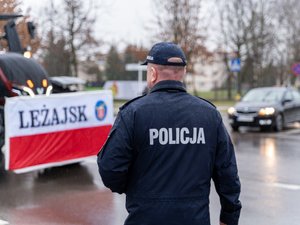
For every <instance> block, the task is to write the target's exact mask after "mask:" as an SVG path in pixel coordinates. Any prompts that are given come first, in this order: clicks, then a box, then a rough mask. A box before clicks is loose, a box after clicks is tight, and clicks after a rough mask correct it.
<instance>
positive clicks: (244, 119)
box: [228, 87, 300, 131]
mask: <svg viewBox="0 0 300 225" xmlns="http://www.w3.org/2000/svg"><path fill="white" fill-rule="evenodd" d="M228 116H229V123H230V125H231V127H232V129H233V131H238V129H239V127H240V126H255V127H260V128H261V129H262V130H264V129H273V130H275V131H281V130H282V129H283V128H284V127H285V126H286V125H287V124H288V123H293V122H297V121H300V94H299V92H298V91H296V90H294V89H292V88H289V87H264V88H255V89H252V90H250V91H249V92H248V93H247V94H246V95H245V96H244V97H243V98H242V99H241V101H240V102H238V103H237V104H236V105H235V106H234V107H230V108H229V109H228Z"/></svg>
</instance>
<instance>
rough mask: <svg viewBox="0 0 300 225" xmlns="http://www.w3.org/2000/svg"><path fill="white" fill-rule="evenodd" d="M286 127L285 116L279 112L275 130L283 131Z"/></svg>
mask: <svg viewBox="0 0 300 225" xmlns="http://www.w3.org/2000/svg"><path fill="white" fill-rule="evenodd" d="M283 128H284V118H283V116H282V114H278V115H277V116H276V117H275V122H274V131H277V132H279V131H282V130H283Z"/></svg>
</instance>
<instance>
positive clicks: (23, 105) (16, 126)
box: [5, 90, 114, 137]
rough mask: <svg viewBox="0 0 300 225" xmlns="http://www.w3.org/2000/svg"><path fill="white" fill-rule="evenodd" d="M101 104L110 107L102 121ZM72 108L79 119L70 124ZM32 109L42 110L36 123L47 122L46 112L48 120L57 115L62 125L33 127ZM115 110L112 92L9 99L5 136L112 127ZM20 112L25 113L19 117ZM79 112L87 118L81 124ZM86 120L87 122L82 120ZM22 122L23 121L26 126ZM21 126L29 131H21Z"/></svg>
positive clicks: (6, 111) (6, 110)
mask: <svg viewBox="0 0 300 225" xmlns="http://www.w3.org/2000/svg"><path fill="white" fill-rule="evenodd" d="M98 101H103V102H104V103H105V105H106V107H107V114H106V117H105V118H104V119H103V120H102V121H100V120H98V119H97V117H96V103H97V102H98ZM70 107H73V109H74V110H75V112H76V113H75V114H76V116H77V121H76V122H73V123H72V122H70V121H69V119H70V118H73V119H74V118H75V117H73V114H72V112H70V111H69V110H70ZM32 110H39V112H38V113H39V114H37V115H38V116H37V117H36V118H37V119H35V120H34V121H36V123H42V121H44V119H45V118H46V116H45V115H46V113H45V111H43V113H42V110H47V112H48V114H47V121H48V120H51V119H54V118H56V113H57V116H58V118H59V119H58V121H59V122H60V124H55V123H56V122H54V125H51V126H39V127H30V126H31V124H32V118H31V117H32V114H31V113H30V111H32ZM113 110H114V108H113V97H112V92H111V91H109V90H105V91H96V92H77V93H67V94H53V95H51V96H37V97H34V98H32V97H25V96H20V97H14V98H7V99H6V104H5V128H6V129H5V133H6V137H18V136H26V135H34V134H43V133H50V132H57V131H65V130H73V129H78V128H88V127H94V126H102V125H109V124H112V122H113V113H114V112H113ZM20 111H22V114H20ZM66 112H67V118H68V122H66V123H65V124H63V123H62V121H63V120H64V119H65V113H66ZM80 112H84V113H83V114H84V117H82V116H81V121H78V118H79V115H82V114H80ZM85 117H86V118H87V121H83V118H85ZM21 118H22V119H21ZM21 120H23V123H22V122H21ZM54 121H55V119H54ZM21 124H23V125H24V127H25V126H26V128H23V129H22V128H20V126H21ZM27 125H28V126H29V127H27Z"/></svg>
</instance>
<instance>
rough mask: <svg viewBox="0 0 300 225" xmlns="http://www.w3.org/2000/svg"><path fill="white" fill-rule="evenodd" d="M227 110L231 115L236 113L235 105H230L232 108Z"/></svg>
mask: <svg viewBox="0 0 300 225" xmlns="http://www.w3.org/2000/svg"><path fill="white" fill-rule="evenodd" d="M227 112H228V114H229V115H233V114H235V113H236V110H235V108H234V107H230V108H229V109H228V110H227Z"/></svg>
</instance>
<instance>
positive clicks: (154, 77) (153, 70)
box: [150, 66, 158, 83]
mask: <svg viewBox="0 0 300 225" xmlns="http://www.w3.org/2000/svg"><path fill="white" fill-rule="evenodd" d="M157 75H158V74H157V70H156V68H155V67H153V66H151V68H150V80H151V82H152V83H155V82H156V81H157V78H158V77H157Z"/></svg>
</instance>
